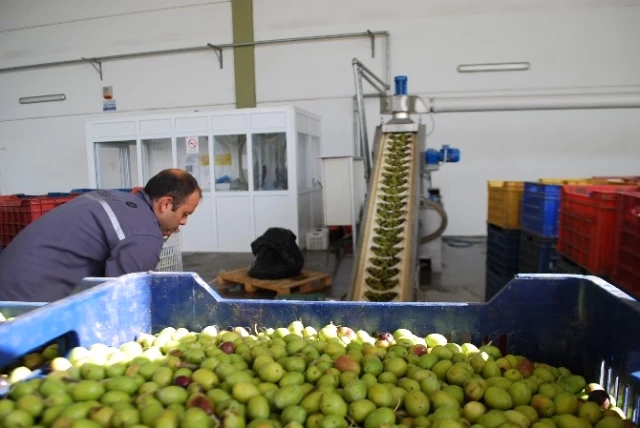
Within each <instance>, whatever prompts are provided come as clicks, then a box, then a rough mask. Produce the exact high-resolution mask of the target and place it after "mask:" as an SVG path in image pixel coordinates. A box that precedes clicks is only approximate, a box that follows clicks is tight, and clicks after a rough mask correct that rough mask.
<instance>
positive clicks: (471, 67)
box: [458, 62, 531, 73]
mask: <svg viewBox="0 0 640 428" xmlns="http://www.w3.org/2000/svg"><path fill="white" fill-rule="evenodd" d="M529 67H531V64H529V63H528V62H502V63H497V64H462V65H459V66H458V72H459V73H482V72H488V71H526V70H528V69H529Z"/></svg>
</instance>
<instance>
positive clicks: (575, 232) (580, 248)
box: [558, 185, 639, 278]
mask: <svg viewBox="0 0 640 428" xmlns="http://www.w3.org/2000/svg"><path fill="white" fill-rule="evenodd" d="M638 190H639V188H638V187H635V186H633V187H632V186H628V185H627V186H563V188H562V194H561V195H562V196H561V198H560V230H559V236H558V253H560V254H561V255H563V256H565V257H567V258H569V259H570V260H572V261H573V262H575V263H576V264H578V265H579V266H581V267H583V268H585V269H586V270H588V271H589V272H591V273H592V274H594V275H598V276H601V277H605V278H609V277H610V276H611V273H612V271H613V254H614V245H615V231H616V213H617V206H616V193H617V192H621V191H638Z"/></svg>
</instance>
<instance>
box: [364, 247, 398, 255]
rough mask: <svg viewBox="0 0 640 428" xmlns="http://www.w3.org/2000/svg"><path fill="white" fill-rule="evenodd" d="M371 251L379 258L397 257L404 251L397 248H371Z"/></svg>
mask: <svg viewBox="0 0 640 428" xmlns="http://www.w3.org/2000/svg"><path fill="white" fill-rule="evenodd" d="M371 251H372V252H373V254H375V255H376V256H378V257H395V256H397V255H398V254H400V252H401V251H402V248H396V247H388V248H382V247H377V246H375V247H371Z"/></svg>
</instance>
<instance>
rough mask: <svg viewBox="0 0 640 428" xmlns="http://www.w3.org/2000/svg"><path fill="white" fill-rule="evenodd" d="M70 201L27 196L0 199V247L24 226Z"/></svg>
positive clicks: (67, 197) (69, 198)
mask: <svg viewBox="0 0 640 428" xmlns="http://www.w3.org/2000/svg"><path fill="white" fill-rule="evenodd" d="M71 199H73V197H72V196H64V197H49V196H28V195H15V197H9V198H2V199H0V245H1V246H3V247H6V246H7V245H8V244H9V242H11V240H12V239H13V238H15V237H16V235H17V234H18V233H20V231H21V230H22V229H24V228H25V227H26V226H28V225H29V224H31V223H33V222H34V221H36V220H37V219H39V218H40V217H42V216H43V215H44V214H46V213H47V212H49V211H51V210H52V209H54V208H56V207H57V206H59V205H62V204H63V203H65V202H68V201H69V200H71Z"/></svg>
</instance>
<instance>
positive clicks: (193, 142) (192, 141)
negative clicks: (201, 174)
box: [185, 137, 200, 155]
mask: <svg viewBox="0 0 640 428" xmlns="http://www.w3.org/2000/svg"><path fill="white" fill-rule="evenodd" d="M185 142H186V144H187V154H190V155H191V154H198V153H200V143H199V141H198V137H187V138H185Z"/></svg>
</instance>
